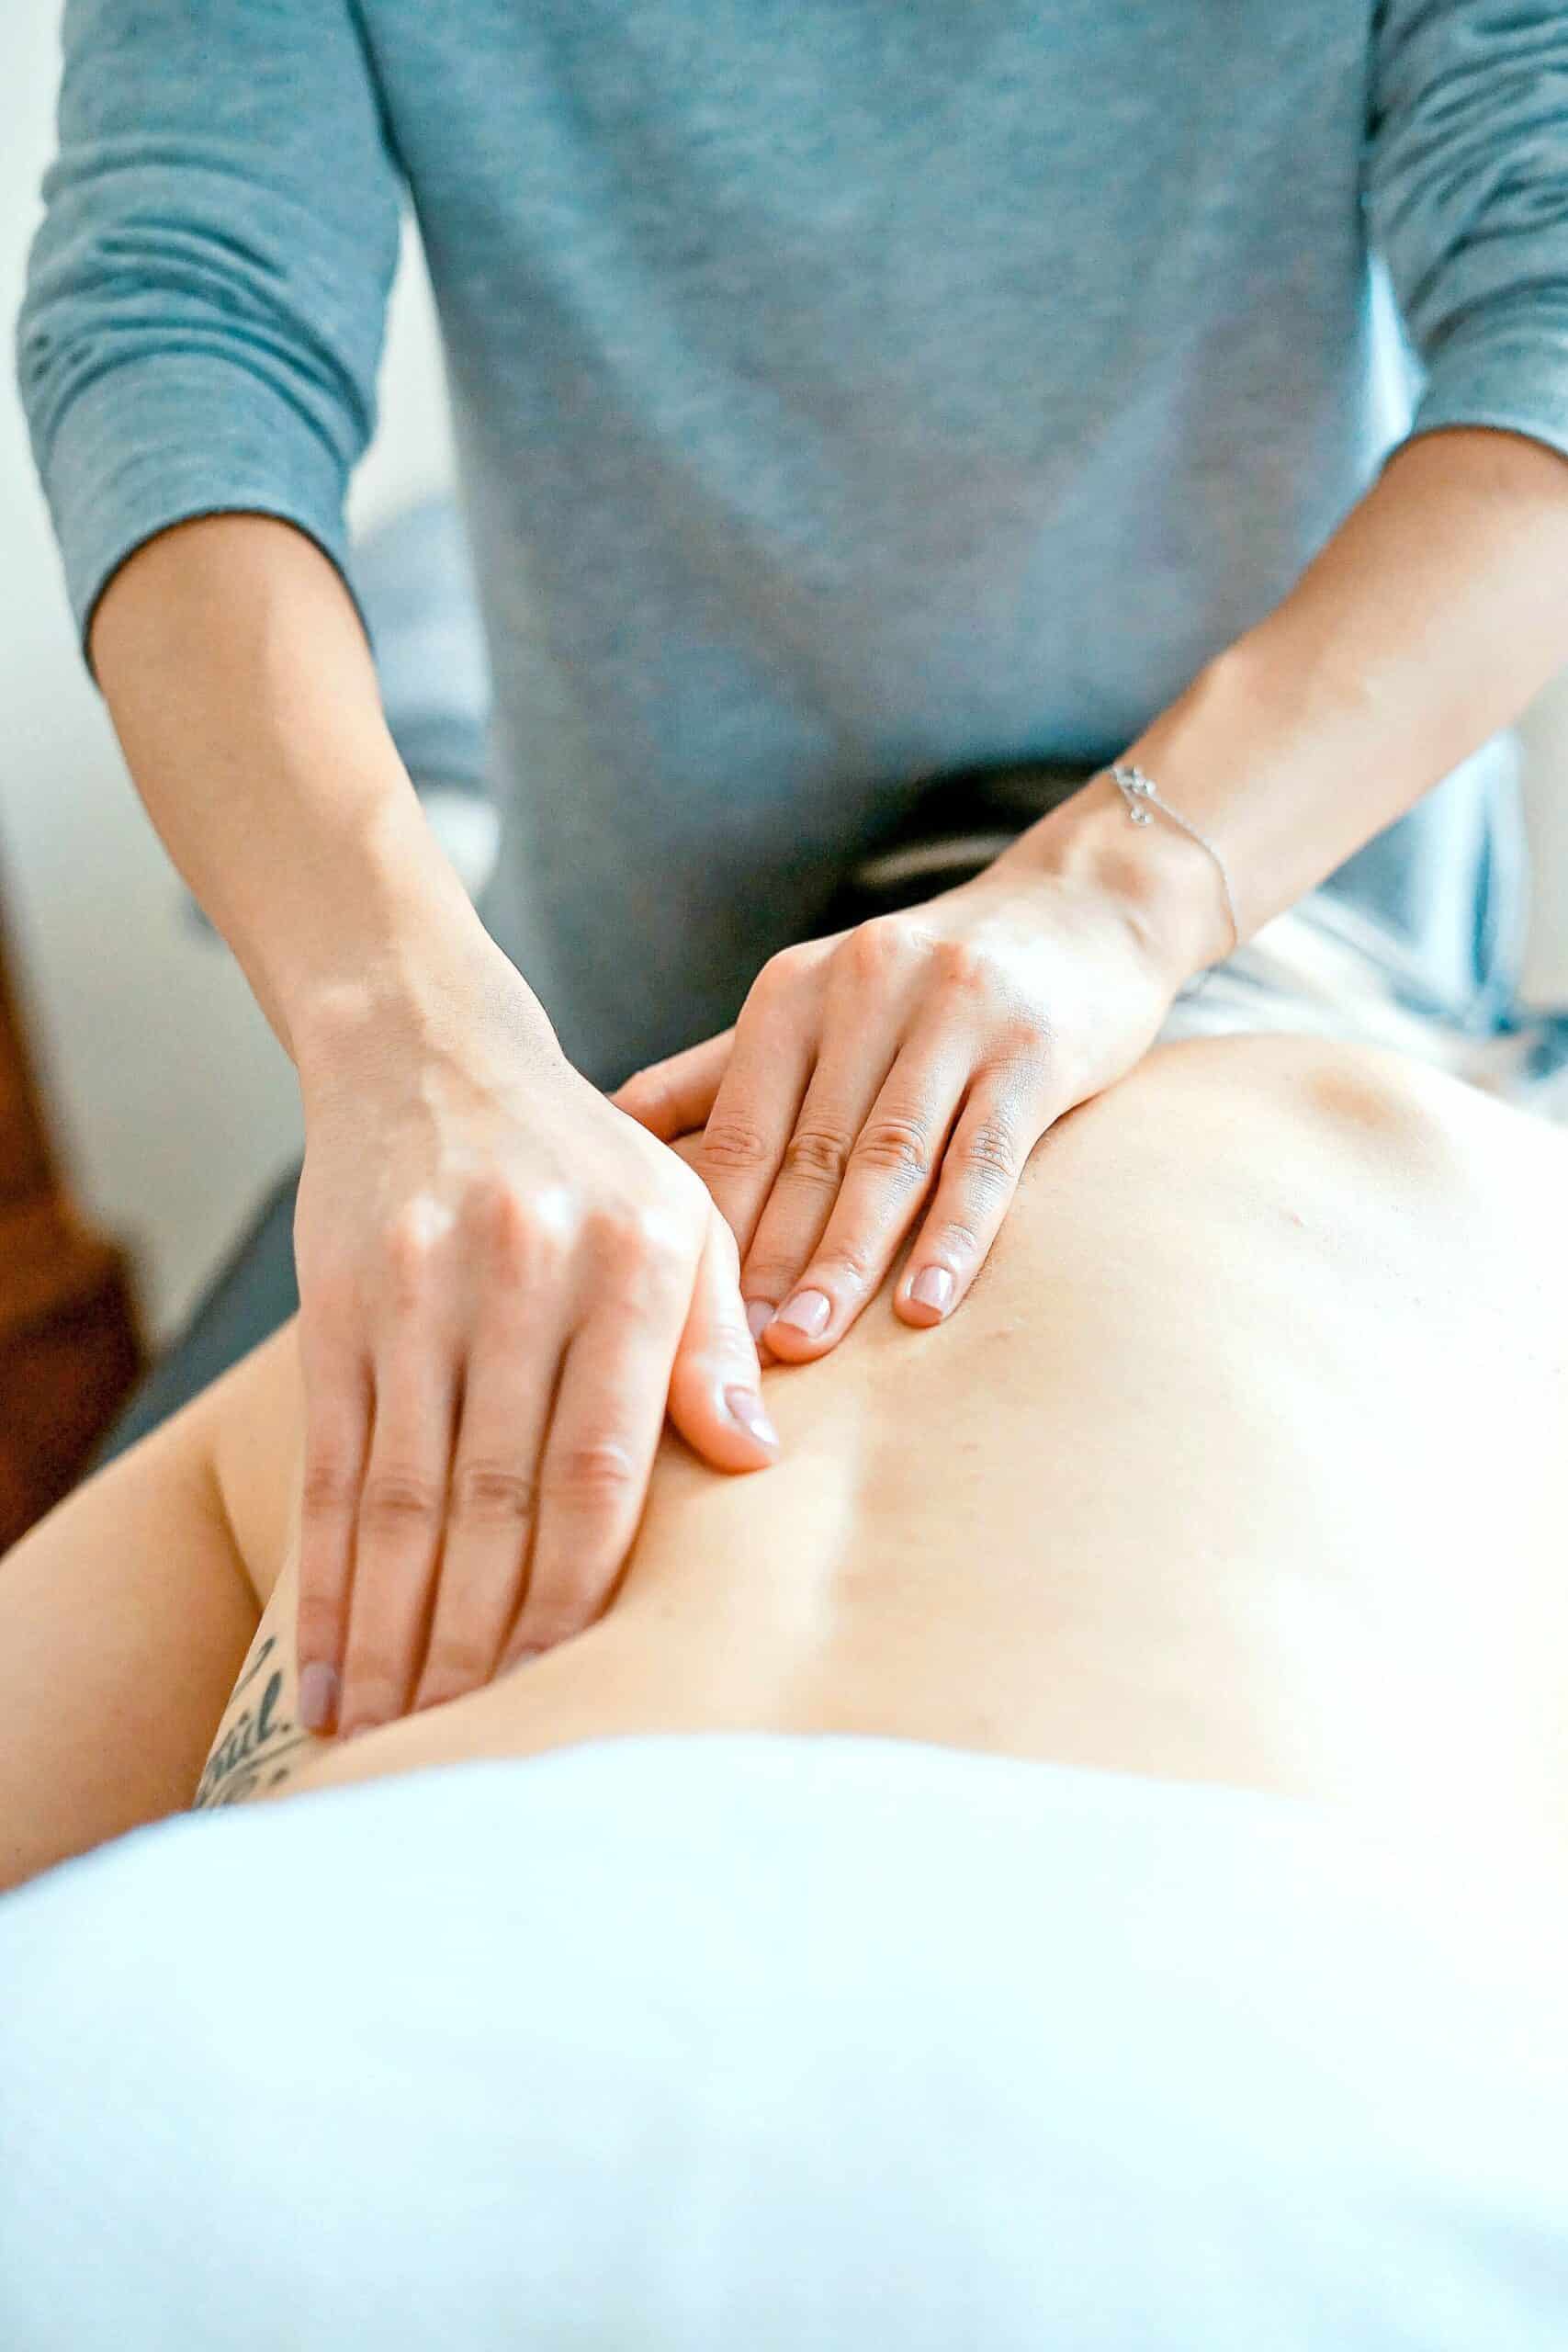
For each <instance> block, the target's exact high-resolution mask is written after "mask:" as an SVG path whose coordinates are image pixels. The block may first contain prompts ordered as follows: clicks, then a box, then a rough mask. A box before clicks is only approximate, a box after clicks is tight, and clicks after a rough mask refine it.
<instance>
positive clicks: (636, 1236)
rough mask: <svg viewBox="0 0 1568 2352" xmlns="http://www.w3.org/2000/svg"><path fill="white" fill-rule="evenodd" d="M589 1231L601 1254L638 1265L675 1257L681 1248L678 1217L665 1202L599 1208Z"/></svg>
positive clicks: (630, 1203) (629, 1203)
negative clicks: (673, 1214) (676, 1217)
mask: <svg viewBox="0 0 1568 2352" xmlns="http://www.w3.org/2000/svg"><path fill="white" fill-rule="evenodd" d="M588 1232H589V1238H590V1241H591V1243H592V1247H593V1249H594V1250H595V1251H596V1252H598V1253H599V1254H600V1255H602V1256H603V1257H604V1258H607V1259H609V1260H611V1261H620V1262H621V1263H623V1264H627V1265H635V1266H637V1267H641V1266H643V1265H645V1264H646V1263H648V1262H649V1261H658V1260H660V1259H661V1258H669V1257H673V1256H674V1255H675V1254H676V1252H677V1250H679V1247H680V1234H679V1230H678V1227H677V1224H676V1219H675V1217H674V1216H672V1214H671V1211H670V1210H669V1209H668V1208H666V1207H665V1205H664V1204H663V1203H662V1202H661V1201H624V1202H619V1203H617V1204H615V1206H614V1207H606V1208H600V1209H596V1210H594V1211H593V1213H592V1216H590V1218H589V1221H588Z"/></svg>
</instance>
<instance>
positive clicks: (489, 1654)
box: [413, 1282, 563, 1708]
mask: <svg viewBox="0 0 1568 2352" xmlns="http://www.w3.org/2000/svg"><path fill="white" fill-rule="evenodd" d="M562 1336H563V1335H562V1333H561V1331H559V1330H557V1331H556V1333H555V1334H554V1335H553V1337H552V1333H551V1331H550V1329H549V1326H548V1324H547V1322H546V1321H545V1320H543V1319H542V1315H541V1301H540V1299H539V1296H538V1291H537V1286H528V1285H525V1283H522V1282H516V1283H508V1284H505V1285H504V1286H503V1287H502V1295H501V1297H500V1298H499V1299H496V1298H495V1297H494V1296H493V1295H492V1299H491V1312H490V1314H489V1316H488V1317H487V1320H486V1321H485V1323H484V1324H483V1326H482V1327H481V1329H480V1331H479V1333H478V1334H477V1335H476V1339H475V1341H474V1345H473V1348H472V1350H471V1351H470V1354H469V1358H468V1369H467V1374H466V1376H465V1380H464V1395H463V1408H462V1414H461V1418H460V1419H459V1422H458V1427H457V1442H456V1445H455V1447H454V1451H453V1456H452V1480H451V1487H450V1490H449V1492H448V1495H447V1499H446V1535H445V1537H444V1539H443V1543H442V1549H441V1577H440V1582H439V1584H438V1586H437V1588H436V1594H435V1611H434V1616H433V1618H432V1620H431V1626H430V1638H429V1641H428V1643H427V1644H426V1646H425V1654H424V1659H423V1665H422V1667H421V1669H420V1676H419V1680H418V1682H417V1684H416V1686H415V1689H414V1696H413V1703H414V1706H415V1707H416V1708H419V1707H435V1706H440V1705H442V1704H444V1703H445V1702H446V1700H448V1699H456V1698H459V1697H461V1696H462V1694H463V1693H464V1692H465V1691H477V1690H479V1689H480V1688H482V1686H483V1685H484V1684H485V1683H487V1682H488V1681H489V1680H490V1679H491V1677H492V1675H493V1674H494V1673H495V1670H496V1668H497V1666H498V1664H499V1663H500V1659H501V1653H502V1647H503V1645H504V1644H505V1641H506V1635H507V1632H508V1629H509V1627H510V1626H511V1625H512V1623H513V1619H514V1618H515V1617H516V1615H517V1611H518V1608H519V1605H520V1603H521V1600H522V1597H523V1589H524V1585H525V1582H526V1579H527V1571H528V1558H529V1553H530V1550H531V1547H532V1544H533V1538H534V1531H535V1527H536V1524H537V1520H538V1495H539V1464H540V1456H541V1454H542V1453H543V1450H544V1442H545V1434H546V1430H547V1428H548V1425H549V1417H550V1410H551V1407H552V1405H553V1403H554V1398H555V1388H556V1379H557V1374H558V1370H559V1365H560V1360H561V1353H562Z"/></svg>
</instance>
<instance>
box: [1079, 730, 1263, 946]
mask: <svg viewBox="0 0 1568 2352" xmlns="http://www.w3.org/2000/svg"><path fill="white" fill-rule="evenodd" d="M1111 782H1112V784H1114V786H1116V789H1117V791H1118V792H1119V793H1120V794H1121V795H1122V799H1123V800H1124V801H1125V802H1126V804H1127V814H1128V816H1129V817H1131V819H1132V820H1133V822H1134V825H1148V824H1152V823H1153V821H1154V820H1153V819H1152V818H1151V817H1150V815H1149V812H1148V809H1147V808H1146V807H1145V802H1148V801H1152V802H1153V803H1154V806H1155V807H1156V809H1160V810H1161V811H1162V812H1163V813H1164V814H1165V815H1166V816H1167V817H1168V818H1169V819H1170V821H1171V823H1172V824H1173V825H1179V826H1180V828H1181V830H1182V831H1183V832H1184V833H1185V834H1186V835H1187V838H1188V840H1189V841H1194V842H1197V844H1198V846H1199V848H1200V849H1206V850H1207V851H1208V853H1209V855H1210V856H1211V857H1212V858H1213V861H1214V865H1215V867H1216V869H1217V870H1218V873H1219V877H1220V888H1221V889H1222V890H1224V894H1225V912H1226V914H1228V915H1229V917H1230V919H1231V944H1230V948H1229V950H1228V952H1229V953H1230V954H1231V955H1233V956H1234V955H1235V951H1236V949H1237V948H1238V947H1239V946H1240V945H1241V925H1240V923H1239V922H1237V921H1236V915H1235V899H1234V898H1233V897H1232V896H1231V877H1230V876H1229V875H1228V874H1227V873H1226V872H1225V862H1224V858H1223V857H1222V856H1221V855H1220V853H1219V851H1218V850H1217V849H1216V848H1215V847H1214V844H1213V842H1212V841H1210V839H1209V837H1208V835H1207V834H1206V833H1201V832H1200V831H1198V828H1197V826H1196V825H1190V824H1189V823H1188V821H1187V819H1186V818H1185V817H1183V816H1182V815H1181V814H1180V813H1179V810H1177V809H1173V808H1172V807H1171V805H1170V803H1169V801H1168V800H1167V799H1166V798H1165V797H1164V796H1163V794H1162V793H1161V791H1160V788H1159V786H1158V785H1157V784H1156V782H1155V780H1154V778H1153V776H1148V775H1145V774H1144V771H1143V769H1142V768H1135V767H1133V766H1132V765H1130V764H1129V763H1127V762H1125V761H1122V760H1116V761H1113V762H1112V763H1111Z"/></svg>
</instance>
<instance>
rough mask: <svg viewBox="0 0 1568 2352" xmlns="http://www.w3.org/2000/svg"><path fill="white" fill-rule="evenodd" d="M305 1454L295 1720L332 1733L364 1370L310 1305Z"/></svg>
mask: <svg viewBox="0 0 1568 2352" xmlns="http://www.w3.org/2000/svg"><path fill="white" fill-rule="evenodd" d="M299 1368H300V1375H301V1379H302V1381H303V1385H304V1391H305V1450H304V1461H303V1469H302V1487H301V1499H300V1520H299V1616H298V1623H297V1627H296V1634H295V1641H296V1655H297V1658H298V1663H299V1720H300V1722H301V1723H302V1724H303V1725H304V1726H305V1729H306V1730H307V1731H313V1732H331V1731H332V1730H333V1728H334V1726H335V1725H336V1723H337V1720H338V1714H339V1709H340V1704H341V1694H342V1689H343V1657H344V1644H345V1643H346V1641H347V1638H348V1596H349V1589H350V1586H351V1583H352V1581H353V1576H354V1527H355V1516H356V1514H357V1511H358V1506H359V1488H360V1481H361V1478H362V1476H363V1475H364V1468H365V1456H366V1453H367V1448H368V1445H369V1438H370V1399H371V1383H370V1367H369V1364H368V1363H367V1361H366V1359H365V1357H364V1355H363V1354H362V1353H361V1351H360V1350H359V1349H358V1347H357V1346H355V1344H354V1343H353V1342H352V1341H350V1340H348V1339H347V1338H346V1336H345V1331H344V1324H343V1323H342V1321H341V1320H340V1319H338V1318H337V1317H334V1316H333V1315H332V1314H330V1313H328V1312H324V1311H323V1310H322V1309H321V1306H319V1305H318V1306H314V1307H312V1306H311V1304H310V1301H309V1299H307V1300H306V1302H305V1303H304V1304H302V1306H301V1309H300V1317H299Z"/></svg>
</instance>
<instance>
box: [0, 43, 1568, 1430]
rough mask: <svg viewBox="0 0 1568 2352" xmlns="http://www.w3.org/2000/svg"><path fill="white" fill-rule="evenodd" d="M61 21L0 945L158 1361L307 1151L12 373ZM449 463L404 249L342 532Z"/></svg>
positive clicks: (1542, 733)
mask: <svg viewBox="0 0 1568 2352" xmlns="http://www.w3.org/2000/svg"><path fill="white" fill-rule="evenodd" d="M59 14H60V0H5V23H4V29H3V30H0V311H4V313H5V318H6V346H5V347H6V363H5V368H4V371H3V374H0V926H3V930H0V940H3V952H4V955H5V958H6V963H7V964H8V966H9V968H10V975H11V983H12V988H13V990H14V992H15V994H16V997H17V1025H18V1026H19V1028H20V1030H21V1032H22V1035H23V1037H24V1039H25V1044H26V1049H27V1052H28V1057H29V1059H30V1060H31V1063H32V1065H33V1068H34V1071H35V1074H36V1077H37V1080H38V1081H39V1095H40V1097H41V1101H42V1105H43V1109H44V1114H45V1116H46V1119H47V1122H48V1126H49V1129H50V1131H51V1136H52V1140H53V1143H54V1146H55V1150H56V1158H57V1161H58V1164H59V1169H60V1172H61V1174H62V1178H63V1180H64V1182H65V1185H66V1187H67V1189H68V1190H69V1192H70V1193H71V1195H72V1196H73V1198H74V1200H75V1202H76V1203H77V1204H79V1206H80V1207H81V1209H82V1210H83V1212H84V1214H85V1217H86V1218H87V1220H88V1221H89V1223H90V1224H91V1225H93V1226H95V1227H97V1228H98V1229H99V1230H100V1231H101V1232H103V1233H106V1234H107V1235H109V1236H111V1237H112V1238H114V1239H115V1240H116V1241H118V1243H120V1244H121V1245H122V1246H123V1248H124V1250H126V1252H127V1254H128V1261H129V1265H130V1273H131V1278H132V1283H133V1287H134V1293H135V1296H136V1300H137V1303H138V1306H139V1310H140V1316H141V1327H142V1337H143V1340H144V1341H145V1342H146V1343H147V1344H148V1345H149V1346H150V1347H156V1345H157V1343H158V1342H159V1341H160V1340H164V1339H165V1338H166V1337H168V1336H169V1335H170V1334H172V1333H173V1332H174V1331H175V1329H177V1328H178V1326H179V1324H180V1322H181V1320H182V1318H183V1317H184V1316H185V1314H186V1311H187V1309H188V1308H189V1306H191V1304H192V1302H193V1301H194V1300H195V1299H196V1297H197V1295H198V1294H199V1292H200V1291H201V1288H202V1286H203V1283H204V1282H205V1281H206V1279H207V1278H208V1276H209V1274H210V1272H211V1271H212V1269H213V1268H214V1266H215V1265H216V1264H218V1262H219V1261H220V1260H221V1259H222V1257H223V1256H224V1254H225V1252H226V1250H228V1248H229V1247H230V1245H231V1243H232V1241H233V1239H234V1238H235V1236H236V1234H237V1233H238V1232H239V1231H240V1230H241V1229H242V1227H243V1225H244V1222H245V1220H246V1217H247V1216H248V1215H249V1214H250V1213H251V1211H252V1209H253V1208H254V1204H256V1203H257V1202H258V1201H259V1200H261V1199H262V1198H263V1196H264V1195H265V1193H267V1192H268V1190H269V1189H270V1187H271V1186H272V1185H273V1183H274V1182H276V1178H277V1176H278V1174H279V1172H280V1171H281V1170H285V1169H286V1168H287V1167H288V1165H289V1164H290V1162H291V1161H292V1160H293V1159H295V1158H296V1157H297V1156H298V1153H299V1148H300V1144H301V1125H300V1119H299V1107H298V1103H297V1099H296V1091H295V1085H294V1080H293V1074H292V1071H291V1069H290V1068H289V1066H288V1062H287V1060H286V1058H285V1057H284V1055H283V1054H282V1052H281V1050H280V1049H279V1047H278V1046H277V1045H276V1042H275V1041H274V1039H273V1037H272V1035H271V1033H270V1031H269V1030H268V1029H267V1027H266V1025H265V1022H264V1021H263V1019H262V1016H261V1014H260V1013H259V1012H258V1011H257V1010H256V1007H255V1005H254V1002H253V1001H252V999H251V996H250V994H249V991H248V989H247V988H246V986H245V983H244V981H243V978H242V977H241V975H240V973H239V971H238V969H237V967H235V966H234V965H233V963H232V962H231V959H230V958H229V956H228V955H227V952H226V951H225V950H224V949H223V948H222V947H221V945H220V943H218V942H217V940H216V939H215V938H213V937H212V936H211V935H209V934H204V933H203V932H202V930H201V929H200V927H199V926H198V925H197V923H196V922H194V921H193V919H192V915H191V912H190V910H189V907H188V905H187V903H186V896H185V892H184V889H183V887H182V885H181V883H180V881H179V879H178V877H177V876H176V875H175V872H174V870H173V868H172V867H171V866H170V865H169V864H168V862H167V860H166V858H165V856H164V852H163V850H162V848H161V846H160V844H159V842H158V841H157V839H156V837H155V836H154V834H153V832H152V828H151V826H150V825H149V823H148V822H147V820H146V819H145V817H144V816H143V814H142V812H141V805H140V803H139V802H138V800H137V799H136V797H135V795H134V793H133V791H132V789H131V787H130V783H129V781H128V779H127V777H126V775H125V773H124V770H123V767H122V765H121V763H120V760H119V756H118V749H117V746H116V743H115V741H114V737H113V733H112V731H111V729H110V727H109V724H108V720H107V714H106V712H105V709H104V707H103V705H102V704H101V702H100V701H99V699H98V697H97V695H96V691H95V689H94V688H93V686H92V685H91V684H90V683H89V681H88V679H87V676H86V673H85V670H84V668H83V665H82V662H81V659H80V655H79V652H78V650H77V647H76V644H75V642H74V639H73V631H72V627H71V623H70V620H69V616H68V614H67V610H66V605H65V599H64V594H63V591H62V585H61V581H60V575H59V571H58V566H57V562H56V557H55V551H54V547H53V543H52V540H51V536H50V532H49V526H48V523H47V519H46V516H45V512H44V506H43V502H42V498H41V496H40V494H39V490H38V486H37V483H36V481H35V480H34V476H33V470H32V466H31V461H30V458H29V454H28V443H27V435H26V431H25V427H24V424H23V420H22V416H21V413H20V409H19V405H18V402H17V396H16V391H15V388H14V383H13V379H12V368H11V359H10V345H11V326H12V322H13V321H14V318H15V313H16V310H17V303H18V300H19V299H20V295H21V289H22V278H23V271H24V266H25V260H26V254H27V247H28V240H29V238H30V235H31V232H32V229H33V226H34V223H35V221H36V220H37V217H38V212H39V204H38V186H39V177H40V175H41V174H42V172H43V169H44V167H45V164H46V163H47V162H48V160H49V155H50V153H51V128H52V114H53V106H54V91H55V81H56V74H57V41H58V20H59ZM450 466H451V455H450V440H449V435H448V429H447V423H446V401H445V393H444V388H443V382H442V373H441V365H440V359H439V356H438V351H437V345H436V340H435V334H434V320H433V315H432V310H431V303H430V297H429V290H428V287H427V284H426V281H425V277H424V273H423V266H422V264H421V261H420V257H419V253H418V247H417V241H416V240H415V239H414V237H413V236H412V232H411V233H409V234H408V235H406V236H405V241H404V253H403V265H402V268H401V272H400V278H399V282H398V287H397V291H396V295H395V298H394V301H393V306H392V315H391V322H390V328H389V340H388V345H387V354H386V358H385V363H384V367H383V372H382V408H381V424H380V431H379V435H378V440H377V443H376V446H375V448H374V449H373V451H372V453H371V455H370V457H369V458H368V459H367V463H366V464H365V466H364V468H363V469H362V471H361V474H360V476H359V478H358V480H357V482H356V484H355V492H354V499H353V506H352V517H353V520H354V523H355V526H356V528H357V529H359V530H364V529H366V528H367V527H369V526H372V525H374V524H375V523H377V522H378V521H379V520H381V519H383V518H385V517H387V516H389V515H392V514H394V513H396V512H399V511H400V510H402V509H403V508H405V507H406V506H408V505H409V504H410V503H411V502H412V501H414V500H416V499H418V498H420V497H423V496H424V495H426V494H427V493H429V492H432V491H434V490H436V489H438V488H440V487H441V486H442V485H443V484H444V483H445V482H446V481H447V480H448V478H449V474H450ZM1525 733H1526V737H1527V743H1528V757H1529V775H1530V797H1531V821H1532V827H1533V831H1534V836H1535V852H1536V866H1537V892H1536V900H1535V915H1534V923H1533V934H1532V951H1531V959H1530V965H1529V994H1530V995H1531V997H1532V998H1533V999H1535V1000H1537V1001H1549V1000H1562V1001H1568V673H1565V675H1564V677H1563V678H1562V679H1560V680H1559V681H1558V683H1557V684H1555V685H1554V686H1553V687H1552V688H1551V690H1550V691H1549V693H1548V694H1547V695H1544V696H1543V697H1542V698H1541V700H1540V703H1539V704H1538V705H1537V707H1536V708H1535V710H1534V711H1533V712H1532V713H1531V714H1530V717H1529V720H1528V721H1527V724H1526V729H1525ZM5 1409H6V1407H5V1400H4V1398H3V1397H0V1411H4V1410H5Z"/></svg>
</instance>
